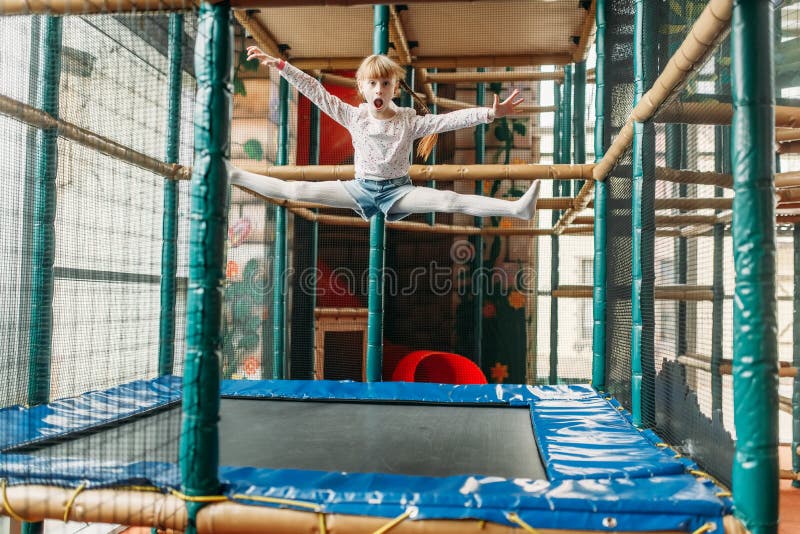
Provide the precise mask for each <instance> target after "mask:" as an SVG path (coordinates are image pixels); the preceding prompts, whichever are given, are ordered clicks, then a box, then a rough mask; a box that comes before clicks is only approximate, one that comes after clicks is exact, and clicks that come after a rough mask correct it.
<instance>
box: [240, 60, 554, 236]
mask: <svg viewBox="0 0 800 534" xmlns="http://www.w3.org/2000/svg"><path fill="white" fill-rule="evenodd" d="M247 53H248V56H247V59H248V60H251V59H253V58H255V59H258V60H259V61H260V62H261V63H262V64H264V65H268V66H274V67H276V68H277V69H278V70H279V71H280V73H281V75H282V76H283V77H284V78H286V79H287V81H289V83H291V84H292V85H294V86H295V87H296V88H297V90H298V91H300V92H301V93H302V94H303V95H305V96H306V97H307V98H308V99H309V100H311V101H312V102H313V103H314V104H316V105H317V107H319V109H321V110H322V111H323V112H325V113H326V114H327V115H328V116H330V117H331V118H332V119H333V120H335V121H336V122H338V123H339V124H341V125H342V126H344V127H345V128H347V130H348V131H349V132H350V135H351V136H352V138H353V148H354V153H355V155H354V164H355V180H348V181H344V182H343V181H336V182H333V181H330V182H299V181H283V180H280V179H278V178H273V177H270V176H262V175H259V174H254V173H249V172H246V171H243V170H241V169H239V168H236V167H234V166H233V165H230V164H229V163H228V164H227V165H228V173H229V175H230V180H231V183H232V184H235V185H238V186H241V187H244V188H246V189H250V190H252V191H255V192H257V193H259V194H261V195H264V196H267V197H270V198H277V199H288V200H297V201H305V202H315V203H318V204H324V205H326V206H330V207H333V208H350V209H353V210H355V211H356V212H357V213H358V214H359V215H361V217H363V218H364V219H369V218H370V217H371V216H372V215H375V214H376V213H378V212H379V211H381V212H383V213H384V214H385V215H386V219H387V220H389V221H397V220H400V219H402V218H404V217H407V216H408V215H410V214H412V213H429V212H444V213H465V214H467V215H473V216H475V217H491V216H509V217H517V218H520V219H527V220H529V219H531V218H533V215H534V213H535V211H536V199H537V197H538V196H539V185H540V184H539V181H538V180H537V181H535V182H533V183H532V184H531V186H530V188H529V189H528V191H526V192H525V194H524V195H523V196H522V197H521V198H519V199H517V200H513V201H510V200H501V199H497V198H492V197H484V196H480V195H462V194H458V193H454V192H453V191H441V190H437V189H433V188H430V187H416V186H414V185H412V184H411V178H410V177H409V176H408V169H409V167H410V165H411V164H410V158H409V156H410V155H411V150H412V145H413V143H414V140H415V139H419V138H425V139H423V140H422V142H420V146H419V149H418V151H419V152H420V154H421V155H423V156H427V154H429V153H430V151H431V149H432V148H433V145H434V144H435V142H436V138H435V134H437V133H439V132H446V131H450V130H457V129H459V128H469V127H472V126H476V125H478V124H482V123H490V122H492V121H493V120H494V119H495V118H496V117H504V116H506V115H509V114H511V113H514V112H515V109H514V108H516V107H517V106H518V105H519V104H520V103H522V101H523V99H522V98H519V99H517V100H514V98H515V97H516V96H517V95H518V94H519V91H517V90H515V91H514V92H513V93H511V96H509V97H508V98H507V99H506V100H504V101H503V102H498V98H497V95H494V104H493V105H492V107H491V108H488V107H479V108H471V109H464V110H459V111H453V112H451V113H445V114H442V115H432V114H424V115H417V113H416V111H415V110H414V109H412V108H402V107H397V106H395V105H394V103H393V102H392V97H393V96H395V94H396V93H397V90H398V84H400V85H403V88H404V89H405V90H407V91H409V93H411V95H412V96H413V97H414V99H415V100H417V102H418V104H419V105H420V106H421V107H422V108H423V109H424V104H423V103H422V102H421V100H419V98H418V97H417V95H416V94H414V92H413V91H411V90H410V89H409V88H408V86H407V85H405V82H404V81H403V76H404V75H405V72H404V70H403V68H402V67H400V66H399V65H398V64H397V63H395V62H394V61H392V60H391V59H389V58H388V57H386V56H383V55H372V56H369V57H368V58H366V59H364V61H363V62H362V63H361V66H360V67H359V68H358V71H357V72H356V81H357V82H358V90H359V93H360V95H361V96H362V97H363V98H364V100H366V102H365V103H363V104H361V105H360V106H358V107H355V106H351V105H350V104H347V103H345V102H343V101H341V100H340V99H339V98H337V97H336V96H334V95H332V94H330V93H328V92H327V91H326V90H325V88H324V87H323V86H322V84H321V83H320V82H319V81H317V80H316V79H314V78H312V77H311V76H309V75H307V74H305V73H304V72H303V71H301V70H299V69H297V68H296V67H293V66H292V65H290V64H289V63H287V62H286V61H284V60H282V59H277V58H274V57H272V56H269V55H267V54H265V53H264V52H262V51H261V50H260V49H259V48H258V47H255V46H251V47H249V48H248V49H247Z"/></svg>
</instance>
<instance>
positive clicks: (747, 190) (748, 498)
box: [730, 0, 779, 534]
mask: <svg viewBox="0 0 800 534" xmlns="http://www.w3.org/2000/svg"><path fill="white" fill-rule="evenodd" d="M772 30H773V28H772V2H770V1H769V0H735V1H734V4H733V20H732V23H731V37H730V40H731V52H732V54H731V56H732V57H731V59H732V71H731V80H732V84H731V86H732V93H733V94H732V99H733V121H732V123H731V131H732V142H731V145H732V146H731V161H732V168H733V188H734V193H735V197H734V201H733V212H734V219H733V231H732V233H733V259H734V265H735V269H736V271H735V272H736V288H735V297H734V300H733V392H734V397H735V398H736V403H735V405H734V425H735V427H736V435H737V436H738V440H737V441H736V454H735V456H734V462H733V495H734V500H735V505H736V506H735V513H736V515H737V516H738V517H739V518H740V519H741V520H742V521H743V522H744V524H745V527H747V528H748V529H750V532H752V533H753V534H774V533H776V532H777V530H778V480H779V479H778V361H777V359H778V343H777V310H776V306H775V255H776V251H775V226H774V221H775V205H774V202H775V200H774V198H775V186H774V165H775V158H774V157H773V154H774V150H775V148H774V146H775V133H774V132H775V128H774V124H775V122H774V121H775V115H774V102H775V101H774V91H773V85H774V74H773V65H774V64H773V40H772Z"/></svg>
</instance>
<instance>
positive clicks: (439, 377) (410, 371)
mask: <svg viewBox="0 0 800 534" xmlns="http://www.w3.org/2000/svg"><path fill="white" fill-rule="evenodd" d="M392 380H393V381H395V382H436V383H439V384H486V383H487V381H486V376H484V374H483V372H482V371H481V370H480V368H479V367H478V366H477V365H475V364H474V363H473V362H472V360H469V359H467V358H465V357H464V356H460V355H458V354H453V353H450V352H439V351H435V350H417V351H414V352H412V353H411V354H408V355H406V356H405V357H404V358H403V359H402V360H400V362H399V363H398V364H397V367H396V368H395V370H394V373H392Z"/></svg>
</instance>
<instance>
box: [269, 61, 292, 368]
mask: <svg viewBox="0 0 800 534" xmlns="http://www.w3.org/2000/svg"><path fill="white" fill-rule="evenodd" d="M278 99H279V108H278V112H279V113H278V114H279V117H280V119H279V120H280V123H279V124H278V153H277V156H276V158H275V159H276V161H275V164H276V165H286V164H287V163H288V162H289V82H288V81H286V78H284V77H282V76H281V80H280V85H279V86H278ZM286 219H287V214H286V207H285V206H276V208H275V261H274V264H273V269H274V270H273V272H272V288H273V290H272V378H273V379H275V380H281V379H283V378H284V376H285V367H286V264H287V259H286V256H287V253H288V247H287V243H286V241H287V238H286V233H287V230H286Z"/></svg>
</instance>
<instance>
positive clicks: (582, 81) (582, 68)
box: [572, 61, 586, 193]
mask: <svg viewBox="0 0 800 534" xmlns="http://www.w3.org/2000/svg"><path fill="white" fill-rule="evenodd" d="M572 82H573V96H572V101H573V108H574V109H573V112H572V129H573V130H574V132H575V133H574V135H575V149H574V150H575V152H574V157H573V163H586V62H585V61H579V62H578V63H575V65H574V74H573V78H572ZM582 187H583V180H578V181H577V182H575V193H577V192H578V191H580V190H581V188H582Z"/></svg>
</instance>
